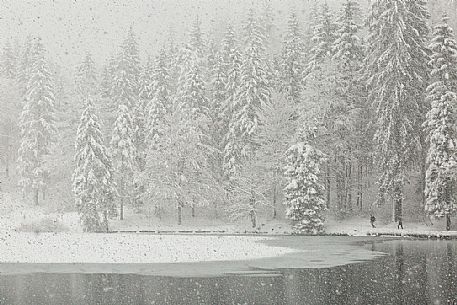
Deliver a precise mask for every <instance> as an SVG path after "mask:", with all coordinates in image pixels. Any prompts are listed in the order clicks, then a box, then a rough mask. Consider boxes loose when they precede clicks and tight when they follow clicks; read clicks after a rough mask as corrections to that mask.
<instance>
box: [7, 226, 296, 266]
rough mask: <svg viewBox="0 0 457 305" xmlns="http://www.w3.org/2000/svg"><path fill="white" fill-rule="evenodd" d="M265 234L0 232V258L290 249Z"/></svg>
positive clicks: (142, 259) (181, 257)
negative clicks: (249, 235) (262, 235)
mask: <svg viewBox="0 0 457 305" xmlns="http://www.w3.org/2000/svg"><path fill="white" fill-rule="evenodd" d="M267 239H268V238H267V237H248V236H182V235H165V236H160V235H141V234H89V233H86V234H83V233H40V234H35V233H24V232H21V233H16V232H3V233H1V234H0V263H181V262H182V263H189V262H203V261H227V260H250V259H257V258H262V257H278V256H282V255H285V254H288V253H292V252H294V251H296V250H293V249H290V248H287V247H276V246H270V245H266V244H263V243H260V241H265V240H267Z"/></svg>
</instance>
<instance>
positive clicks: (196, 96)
mask: <svg viewBox="0 0 457 305" xmlns="http://www.w3.org/2000/svg"><path fill="white" fill-rule="evenodd" d="M184 52H186V50H184ZM187 58H188V60H189V62H188V63H187V67H186V68H183V69H182V73H183V75H181V77H180V82H181V84H180V90H179V92H178V95H177V97H176V101H177V103H178V105H179V106H180V107H183V108H186V109H187V110H188V111H190V113H192V114H193V115H197V116H198V115H201V114H203V115H208V107H209V104H208V98H207V96H206V89H205V83H204V81H203V78H202V74H203V73H202V67H201V65H200V61H199V59H198V58H197V57H196V56H195V55H194V54H193V53H190V54H189V56H188V57H187Z"/></svg>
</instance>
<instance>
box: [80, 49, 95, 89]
mask: <svg viewBox="0 0 457 305" xmlns="http://www.w3.org/2000/svg"><path fill="white" fill-rule="evenodd" d="M76 91H77V92H78V94H79V95H80V96H87V95H90V96H95V95H96V94H97V92H98V89H97V71H96V67H95V62H94V61H93V59H92V55H91V54H90V53H86V56H85V57H84V60H83V62H82V63H81V64H80V65H79V66H78V67H77V69H76Z"/></svg>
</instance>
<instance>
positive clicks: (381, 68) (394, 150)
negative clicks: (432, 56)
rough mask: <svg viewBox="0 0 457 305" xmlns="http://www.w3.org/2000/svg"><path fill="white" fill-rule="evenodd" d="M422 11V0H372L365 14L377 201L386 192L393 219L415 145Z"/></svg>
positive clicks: (423, 56)
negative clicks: (368, 14) (377, 171)
mask: <svg viewBox="0 0 457 305" xmlns="http://www.w3.org/2000/svg"><path fill="white" fill-rule="evenodd" d="M427 17H428V15H427V13H426V8H425V6H424V2H423V1H409V0H398V1H390V0H378V1H376V2H375V3H374V4H373V6H372V16H371V17H370V20H371V21H370V36H369V40H368V44H367V45H368V53H367V61H366V63H365V69H366V77H367V80H368V82H367V85H368V88H369V89H370V90H369V100H370V102H371V103H372V105H373V106H372V107H373V110H374V111H376V122H375V124H376V125H375V136H374V143H375V151H376V155H377V156H376V157H377V158H376V159H377V164H378V167H379V169H380V174H381V177H380V179H379V199H380V200H379V202H382V201H383V200H384V198H385V195H386V194H387V193H389V194H391V195H392V197H393V200H394V205H395V209H394V210H395V212H394V215H393V216H394V219H395V220H397V219H399V218H400V217H402V202H403V197H404V193H403V186H404V183H405V178H406V174H407V169H408V167H409V166H410V165H411V164H412V161H413V159H414V157H417V156H419V149H420V147H421V129H420V126H421V124H422V120H423V119H422V118H423V115H424V114H423V113H422V111H423V109H424V107H423V106H424V99H423V94H424V92H423V91H424V88H425V83H424V82H426V81H427V79H426V74H427V70H426V67H425V64H426V62H427V61H428V60H427V50H426V46H425V39H426V34H427V31H426V29H427V25H426V21H427Z"/></svg>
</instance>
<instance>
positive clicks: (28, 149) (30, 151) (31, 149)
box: [18, 38, 56, 204]
mask: <svg viewBox="0 0 457 305" xmlns="http://www.w3.org/2000/svg"><path fill="white" fill-rule="evenodd" d="M45 55H46V54H45V49H44V46H43V44H42V42H41V40H40V39H39V38H37V39H36V40H35V41H34V44H33V48H32V51H31V56H30V57H31V60H30V63H31V67H30V68H29V73H30V74H29V75H30V78H29V81H28V82H27V85H26V92H25V96H24V106H23V109H22V113H21V116H20V129H21V143H20V148H19V158H18V167H19V174H20V177H21V178H20V180H19V184H20V185H21V187H22V188H23V191H24V192H25V191H26V190H28V189H31V190H32V191H33V196H34V197H33V198H34V203H35V204H38V193H39V191H40V190H43V189H44V188H45V184H46V177H47V176H49V172H48V170H47V167H46V164H45V156H46V155H48V154H49V153H50V146H51V144H52V142H53V139H54V135H55V132H56V129H55V118H54V111H55V110H54V103H55V99H54V88H53V80H52V78H51V73H50V72H49V70H48V64H47V62H46V58H45Z"/></svg>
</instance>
